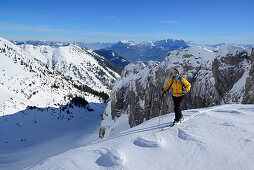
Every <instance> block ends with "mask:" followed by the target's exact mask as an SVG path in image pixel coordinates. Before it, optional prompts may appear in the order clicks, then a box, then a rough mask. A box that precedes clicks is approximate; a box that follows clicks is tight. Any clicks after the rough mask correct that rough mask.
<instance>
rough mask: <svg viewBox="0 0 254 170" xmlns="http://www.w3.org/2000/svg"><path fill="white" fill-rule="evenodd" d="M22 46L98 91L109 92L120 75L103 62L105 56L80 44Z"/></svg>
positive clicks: (55, 67) (75, 79)
mask: <svg viewBox="0 0 254 170" xmlns="http://www.w3.org/2000/svg"><path fill="white" fill-rule="evenodd" d="M20 47H21V48H23V49H24V50H25V51H26V52H27V53H28V54H29V55H31V56H34V57H36V58H37V59H38V60H40V61H42V62H43V63H45V64H47V65H49V66H50V67H51V68H53V69H54V70H56V71H59V72H61V73H63V74H64V75H65V76H67V77H71V78H72V80H74V81H76V82H80V83H81V84H83V85H87V86H89V87H91V88H93V89H95V90H97V91H104V92H106V93H109V91H110V88H111V86H112V85H113V83H112V82H114V81H115V80H116V79H117V78H118V77H119V75H118V73H116V72H115V71H113V70H112V69H111V68H108V67H106V66H103V65H102V64H101V63H103V62H104V60H106V59H105V58H103V57H101V56H99V55H98V54H96V53H94V52H92V51H91V50H88V49H85V48H82V47H80V46H78V45H73V44H69V45H68V46H63V47H56V48H54V47H50V46H33V45H20ZM97 59H98V60H99V61H98V60H97ZM99 62H101V63H99Z"/></svg>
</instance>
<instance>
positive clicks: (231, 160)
mask: <svg viewBox="0 0 254 170" xmlns="http://www.w3.org/2000/svg"><path fill="white" fill-rule="evenodd" d="M183 114H184V116H185V118H186V119H185V121H184V122H183V123H181V124H179V125H177V126H174V127H172V128H170V129H168V130H167V131H161V129H162V128H163V127H166V126H167V124H168V123H169V122H171V121H172V120H173V119H174V118H173V115H172V114H169V115H164V116H161V117H159V118H158V117H156V118H153V119H151V120H149V121H146V122H144V123H142V124H140V125H139V126H136V127H134V128H131V129H128V130H126V131H122V132H121V133H118V134H116V135H113V136H111V137H108V138H105V139H102V140H98V141H95V142H93V143H91V144H89V145H87V146H84V147H79V148H76V149H72V150H69V151H68V152H65V153H62V154H60V155H57V156H54V157H51V158H48V159H46V160H45V161H43V162H40V163H38V164H37V165H35V166H31V167H29V168H27V169H34V170H36V169H72V170H76V169H88V170H90V169H91V170H96V169H131V170H140V169H146V170H164V169H165V170H168V169H176V170H178V169H179V170H180V169H188V170H204V169H211V170H217V169H223V170H231V169H245V170H251V169H253V167H254V162H253V159H254V155H253V153H254V125H253V122H254V105H242V104H238V105H237V104H233V105H221V106H216V107H211V108H205V109H193V110H188V111H184V112H183ZM159 119H160V120H159ZM159 121H160V124H159Z"/></svg>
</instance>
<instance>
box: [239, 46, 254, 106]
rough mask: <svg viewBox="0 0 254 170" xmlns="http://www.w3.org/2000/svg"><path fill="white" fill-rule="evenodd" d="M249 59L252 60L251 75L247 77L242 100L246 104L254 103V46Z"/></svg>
mask: <svg viewBox="0 0 254 170" xmlns="http://www.w3.org/2000/svg"><path fill="white" fill-rule="evenodd" d="M249 59H250V62H251V68H250V72H249V77H248V78H247V79H246V84H245V94H244V98H243V102H242V103H244V104H253V103H254V48H253V49H252V53H251V56H250V57H249Z"/></svg>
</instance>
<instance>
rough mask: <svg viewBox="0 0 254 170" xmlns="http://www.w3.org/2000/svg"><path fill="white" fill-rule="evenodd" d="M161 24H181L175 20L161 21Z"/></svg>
mask: <svg viewBox="0 0 254 170" xmlns="http://www.w3.org/2000/svg"><path fill="white" fill-rule="evenodd" d="M160 22H164V23H170V24H179V23H180V22H179V21H174V20H166V21H160Z"/></svg>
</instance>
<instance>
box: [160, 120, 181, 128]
mask: <svg viewBox="0 0 254 170" xmlns="http://www.w3.org/2000/svg"><path fill="white" fill-rule="evenodd" d="M182 122H183V120H181V121H179V122H177V123H174V124H173V122H172V123H171V124H170V125H168V126H166V127H165V128H162V129H161V130H162V131H165V130H167V129H169V128H171V127H173V126H176V125H178V124H180V123H182Z"/></svg>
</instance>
